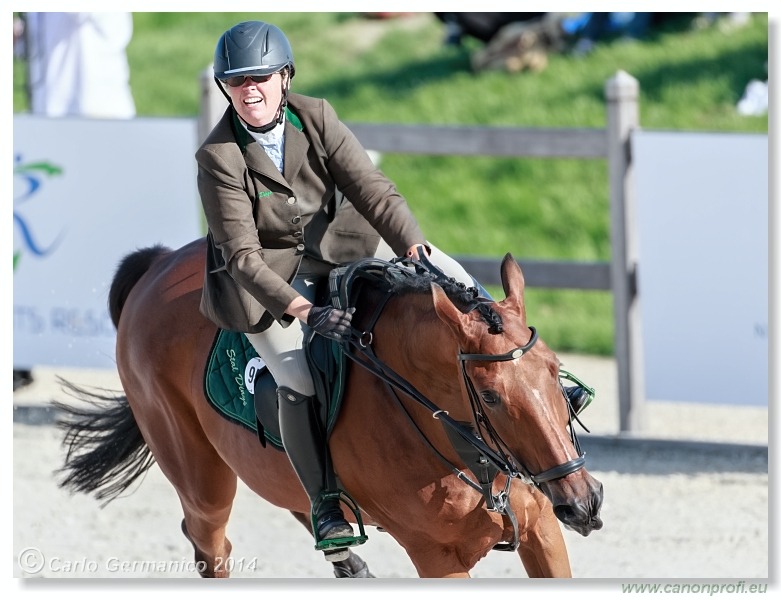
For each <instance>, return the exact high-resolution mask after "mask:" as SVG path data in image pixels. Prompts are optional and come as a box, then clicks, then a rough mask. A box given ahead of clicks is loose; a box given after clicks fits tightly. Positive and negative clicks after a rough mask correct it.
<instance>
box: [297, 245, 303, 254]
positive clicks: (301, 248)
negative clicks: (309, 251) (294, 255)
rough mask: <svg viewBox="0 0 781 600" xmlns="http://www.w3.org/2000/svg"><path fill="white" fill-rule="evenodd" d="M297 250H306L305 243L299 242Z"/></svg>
mask: <svg viewBox="0 0 781 600" xmlns="http://www.w3.org/2000/svg"><path fill="white" fill-rule="evenodd" d="M296 250H298V251H299V252H303V251H304V244H299V245H298V246H296Z"/></svg>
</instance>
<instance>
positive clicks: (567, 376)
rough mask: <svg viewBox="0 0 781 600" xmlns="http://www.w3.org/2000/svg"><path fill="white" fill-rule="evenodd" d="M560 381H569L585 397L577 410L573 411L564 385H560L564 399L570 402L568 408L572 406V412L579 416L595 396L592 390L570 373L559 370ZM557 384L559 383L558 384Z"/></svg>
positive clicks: (573, 407)
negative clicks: (580, 390)
mask: <svg viewBox="0 0 781 600" xmlns="http://www.w3.org/2000/svg"><path fill="white" fill-rule="evenodd" d="M561 379H566V380H567V381H571V382H572V383H574V384H575V386H576V387H579V388H580V389H582V390H583V392H584V393H585V396H586V398H585V400H584V401H583V402H582V403H581V404H580V406H578V407H577V410H575V408H576V407H575V406H572V403H571V401H570V398H569V396H568V395H567V393H566V390H565V388H564V385H563V384H561V388H562V390H564V397H565V398H567V402H570V406H572V409H573V412H574V413H575V415H579V414H580V413H582V412H583V411H584V410H585V409H586V407H587V406H588V405H589V404H591V402H592V401H593V400H594V397H595V395H596V394H595V392H594V388H592V387H589V386H587V385H586V384H585V383H583V382H582V381H581V380H580V379H578V378H577V377H575V376H574V375H573V374H572V373H570V372H569V371H565V370H564V369H560V370H559V380H561ZM559 383H561V382H559Z"/></svg>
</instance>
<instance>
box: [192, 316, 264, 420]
mask: <svg viewBox="0 0 781 600" xmlns="http://www.w3.org/2000/svg"><path fill="white" fill-rule="evenodd" d="M264 371H267V369H266V366H265V363H264V362H263V361H262V359H261V358H260V357H259V356H258V353H257V352H255V348H253V347H252V344H250V343H249V340H248V339H247V337H246V336H245V335H243V334H241V333H238V332H235V331H227V330H225V329H220V330H219V332H218V333H217V336H216V337H215V339H214V344H213V345H212V350H211V353H210V354H209V362H208V363H207V364H206V377H205V389H206V397H207V398H208V399H209V401H210V402H211V404H212V406H213V407H214V408H215V409H217V411H218V412H220V413H222V415H223V416H225V417H226V418H228V419H229V420H231V421H234V422H236V423H238V424H240V425H243V426H244V427H247V428H248V429H250V430H251V431H254V432H257V431H258V425H257V420H256V417H255V401H254V393H253V392H254V382H255V381H257V380H258V378H259V377H260V376H261V374H262V373H263V372H264ZM269 375H270V374H269Z"/></svg>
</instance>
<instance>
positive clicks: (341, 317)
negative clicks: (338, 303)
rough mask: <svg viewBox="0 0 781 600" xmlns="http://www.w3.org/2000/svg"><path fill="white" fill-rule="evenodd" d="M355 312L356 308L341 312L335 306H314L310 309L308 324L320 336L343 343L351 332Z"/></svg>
mask: <svg viewBox="0 0 781 600" xmlns="http://www.w3.org/2000/svg"><path fill="white" fill-rule="evenodd" d="M354 312H355V308H354V307H350V308H348V309H347V310H340V309H338V308H334V307H333V306H313V307H312V308H310V309H309V316H308V317H307V318H306V324H307V325H309V326H310V327H311V328H312V329H314V330H315V331H316V332H317V333H319V334H320V335H322V336H325V337H327V338H330V339H332V340H336V341H337V342H341V341H342V340H344V339H345V338H346V337H347V334H348V333H349V332H350V321H352V319H353V313H354Z"/></svg>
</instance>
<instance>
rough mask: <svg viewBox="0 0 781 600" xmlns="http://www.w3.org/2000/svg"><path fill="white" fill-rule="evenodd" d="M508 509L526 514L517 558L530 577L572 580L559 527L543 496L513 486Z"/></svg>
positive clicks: (529, 488) (535, 490)
mask: <svg viewBox="0 0 781 600" xmlns="http://www.w3.org/2000/svg"><path fill="white" fill-rule="evenodd" d="M511 505H512V508H513V510H514V511H516V515H522V514H525V530H524V532H523V533H524V535H522V539H523V541H522V542H521V545H520V546H519V547H518V554H519V556H520V557H521V562H522V563H523V566H524V568H525V569H526V573H527V574H528V575H529V577H558V578H569V577H572V570H571V568H570V562H569V554H568V552H567V546H566V545H565V543H564V536H563V535H562V533H561V525H560V524H559V521H558V520H557V519H556V515H554V514H553V506H552V505H551V503H550V502H549V501H548V499H547V498H546V497H545V496H544V494H542V492H540V491H539V490H537V489H535V488H532V487H530V486H528V485H526V484H520V483H519V484H518V485H514V488H513V493H512V494H511Z"/></svg>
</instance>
